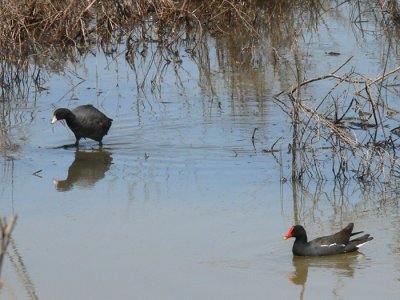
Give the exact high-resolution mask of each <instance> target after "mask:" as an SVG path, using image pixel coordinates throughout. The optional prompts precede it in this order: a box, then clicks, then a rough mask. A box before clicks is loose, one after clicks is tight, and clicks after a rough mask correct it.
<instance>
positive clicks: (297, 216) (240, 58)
mask: <svg viewBox="0 0 400 300" xmlns="http://www.w3.org/2000/svg"><path fill="white" fill-rule="evenodd" d="M349 6H350V5H349ZM349 6H347V5H342V6H339V8H337V9H334V10H331V11H328V12H326V13H325V14H323V15H321V16H320V19H319V21H318V22H316V24H315V25H314V26H313V27H311V28H306V29H304V33H303V35H302V38H301V39H300V40H299V49H300V51H299V53H298V55H299V57H297V58H296V59H297V60H298V61H300V62H301V63H300V65H301V68H302V72H303V74H306V76H307V77H308V78H313V77H315V76H322V75H325V74H328V73H329V72H332V71H333V70H335V69H336V68H337V67H338V66H340V65H341V64H342V63H343V62H344V61H345V60H346V58H348V57H350V56H353V59H352V60H351V61H350V63H349V65H348V66H347V68H348V69H355V70H356V72H358V73H360V74H368V75H369V76H371V77H372V78H375V77H376V76H378V75H379V74H381V73H382V71H383V69H384V68H387V69H388V70H389V69H394V68H396V67H397V66H398V58H397V56H396V47H395V45H393V44H391V41H390V40H389V38H388V37H387V36H386V38H387V39H385V36H383V35H382V34H381V35H378V34H375V33H373V32H372V29H374V30H375V31H374V32H376V28H377V26H378V25H377V24H376V23H375V22H374V20H373V19H369V22H365V23H363V24H362V25H363V26H364V27H363V28H360V27H358V25H357V24H356V23H355V22H353V20H354V18H355V17H354V16H353V15H352V11H351V9H350V8H351V6H350V7H349ZM365 18H367V16H365ZM359 24H360V23H359ZM378 37H379V38H378ZM204 43H205V44H204V45H203V47H204V48H207V49H208V50H207V51H206V52H205V53H207V57H201V59H200V58H198V57H194V56H192V55H190V53H187V52H185V49H184V48H182V49H180V54H181V56H180V57H181V59H182V62H179V63H176V62H175V63H174V62H172V63H170V64H157V63H154V57H157V56H153V57H152V56H151V55H148V56H146V57H138V58H137V60H136V65H135V66H134V67H132V65H130V64H129V63H128V62H127V61H126V58H125V55H123V53H124V47H125V45H124V44H122V45H119V47H120V49H118V50H119V51H118V52H117V53H119V55H114V56H113V57H111V56H107V55H105V54H104V53H103V52H102V51H101V50H100V49H97V50H96V53H95V55H87V56H85V57H81V59H80V60H79V61H78V62H65V61H61V60H60V62H59V65H57V63H58V62H57V61H55V62H53V64H54V65H53V66H52V68H53V69H52V68H50V67H48V68H47V70H46V76H45V78H46V81H45V82H44V83H43V87H42V88H43V89H41V90H40V91H38V90H35V88H34V87H32V86H31V87H29V85H28V87H29V88H28V89H27V90H26V94H25V96H26V98H22V99H12V100H10V101H7V99H0V107H1V110H2V116H1V122H2V123H1V128H0V163H1V172H0V195H1V197H0V208H1V215H3V216H10V215H14V214H16V215H18V223H17V225H16V227H15V230H14V232H13V239H12V241H11V243H10V246H9V250H8V256H7V258H6V260H5V263H4V265H3V270H2V284H3V287H2V290H1V297H2V299H3V298H4V299H321V298H323V299H376V298H378V297H384V298H385V299H398V295H399V293H400V276H399V274H400V246H399V245H400V234H399V229H400V214H399V212H400V211H399V202H398V194H399V191H398V189H397V188H396V184H395V183H396V182H395V181H393V179H392V177H389V176H387V177H386V176H385V174H383V176H380V177H379V180H377V181H376V182H360V181H359V180H356V179H354V178H349V179H348V180H345V179H343V178H342V179H341V180H334V176H333V175H332V174H331V169H330V167H324V168H322V169H323V170H324V172H326V178H325V179H324V180H316V179H315V178H309V177H306V176H305V177H304V180H302V181H297V180H293V181H292V180H291V176H292V156H291V153H290V152H289V150H288V149H289V144H290V143H291V142H292V141H291V139H292V130H293V127H292V122H291V121H292V120H291V119H290V117H289V116H288V115H287V114H286V113H285V112H284V111H282V109H281V107H280V106H279V105H278V104H279V103H278V104H277V103H276V102H275V101H273V100H274V95H276V94H278V93H279V92H281V91H282V90H287V89H288V88H289V87H291V86H293V85H294V83H295V82H296V81H295V78H296V68H295V66H294V65H293V61H295V60H296V59H293V60H292V52H291V50H290V48H289V47H286V46H285V45H284V44H282V49H278V50H279V51H280V52H279V53H280V54H281V56H282V60H280V61H278V62H275V61H274V58H273V55H272V51H271V48H272V47H275V44H274V43H275V41H274V40H273V39H272V38H270V36H266V37H264V38H263V39H261V42H259V43H258V44H257V46H256V47H255V48H253V49H252V50H248V51H247V50H246V49H245V48H243V47H244V45H246V44H247V43H248V40H247V39H246V37H245V36H240V35H239V36H237V37H236V39H234V38H226V37H211V36H208V37H207V38H206V39H205V42H204ZM389 45H390V46H389ZM147 51H148V53H150V54H154V55H156V54H157V51H158V50H157V47H154V48H149V49H147ZM333 51H334V52H338V53H337V54H339V55H336V54H332V53H331V54H329V52H333ZM387 54H388V55H387ZM383 57H387V61H386V60H384V59H383ZM32 68H33V67H32ZM44 69H46V68H44ZM56 70H58V71H56ZM160 70H161V71H160ZM330 87H331V83H329V82H326V81H321V82H317V83H314V84H313V85H312V86H311V87H309V88H307V90H306V92H305V94H306V95H307V97H309V98H310V99H311V98H313V99H316V98H318V97H320V96H322V95H324V94H325V91H326V89H329V88H330ZM388 101H391V102H390V104H391V105H392V106H393V107H395V108H398V109H399V110H400V108H399V101H398V98H393V99H391V98H390V99H389V100H388ZM87 103H88V104H93V105H94V106H96V107H97V108H99V109H100V110H101V111H103V112H104V113H105V114H106V115H107V116H109V117H110V118H112V119H113V120H114V121H113V125H112V127H111V129H110V131H109V133H108V135H106V136H105V137H104V139H103V143H104V145H103V147H99V145H98V144H97V143H96V142H94V141H92V140H89V139H87V140H84V139H82V140H81V143H80V146H79V148H78V149H76V148H63V147H60V146H62V145H66V144H71V143H73V142H74V141H75V138H74V136H73V134H72V132H71V131H70V130H69V129H68V127H67V126H66V124H65V123H64V124H63V123H61V122H58V123H56V124H55V125H51V124H50V120H51V116H52V113H53V111H54V110H55V109H56V108H59V107H67V108H74V107H76V106H78V105H81V104H87ZM399 119H400V117H399V116H398V115H396V114H395V115H394V116H393V118H392V119H391V122H392V123H393V124H396V122H397V123H398V121H399ZM255 128H257V130H256V131H254V130H255ZM253 135H254V139H252V137H253ZM272 146H273V148H274V150H278V151H277V152H272V151H265V150H266V149H267V150H268V149H271V147H272ZM326 156H329V154H326ZM349 222H354V223H355V230H356V231H359V230H364V231H365V232H366V233H370V234H371V235H372V236H373V237H374V240H373V241H371V242H370V243H369V244H368V245H366V246H365V247H363V248H362V251H361V252H359V253H351V254H345V255H338V256H332V257H328V258H327V257H324V258H301V257H293V256H292V252H291V248H292V244H293V240H288V241H284V240H283V235H284V234H285V233H286V232H287V231H288V230H289V228H290V227H291V226H292V225H293V224H295V223H300V224H302V225H304V226H305V227H306V229H307V232H308V236H309V237H310V238H314V237H317V236H321V235H327V234H330V233H332V232H335V231H337V230H339V229H340V228H342V227H344V226H345V225H347V224H348V223H349Z"/></svg>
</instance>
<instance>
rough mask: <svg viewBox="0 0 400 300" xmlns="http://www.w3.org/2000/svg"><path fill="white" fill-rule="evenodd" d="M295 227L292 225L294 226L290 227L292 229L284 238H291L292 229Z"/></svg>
mask: <svg viewBox="0 0 400 300" xmlns="http://www.w3.org/2000/svg"><path fill="white" fill-rule="evenodd" d="M293 229H294V226H292V227H291V228H290V230H289V231H288V233H286V235H285V236H284V237H283V239H284V240H287V239H288V238H291V237H292V231H293Z"/></svg>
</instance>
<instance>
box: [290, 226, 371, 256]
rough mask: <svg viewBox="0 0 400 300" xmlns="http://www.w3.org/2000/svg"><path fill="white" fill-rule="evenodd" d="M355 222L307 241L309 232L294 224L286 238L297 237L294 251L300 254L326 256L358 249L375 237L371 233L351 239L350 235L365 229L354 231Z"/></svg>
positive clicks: (295, 253)
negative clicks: (330, 233)
mask: <svg viewBox="0 0 400 300" xmlns="http://www.w3.org/2000/svg"><path fill="white" fill-rule="evenodd" d="M353 227H354V224H353V223H350V224H349V225H347V226H346V227H345V228H343V229H342V230H341V231H339V232H337V233H335V234H332V235H329V236H323V237H319V238H316V239H314V240H312V241H309V242H308V241H307V233H306V230H305V229H304V227H303V226H301V225H295V226H292V227H291V228H290V230H289V232H288V233H287V234H286V235H285V236H284V239H288V238H291V237H295V238H296V240H295V241H294V244H293V248H292V252H293V254H294V255H298V256H324V255H334V254H340V253H347V252H353V251H357V250H358V248H360V247H361V246H363V245H365V244H366V243H368V242H369V241H371V240H372V239H373V237H372V236H370V235H369V234H364V235H363V236H360V237H358V238H355V239H353V240H350V237H351V236H353V235H356V234H360V233H362V232H363V231H358V232H352V231H353Z"/></svg>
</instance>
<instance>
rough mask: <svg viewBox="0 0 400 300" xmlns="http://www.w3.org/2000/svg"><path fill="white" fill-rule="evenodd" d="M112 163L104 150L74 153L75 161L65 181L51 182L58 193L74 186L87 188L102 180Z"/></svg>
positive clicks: (109, 154) (108, 154)
mask: <svg viewBox="0 0 400 300" xmlns="http://www.w3.org/2000/svg"><path fill="white" fill-rule="evenodd" d="M111 162H112V157H111V153H110V152H108V151H104V150H101V149H100V150H95V151H82V150H77V151H76V152H75V160H74V161H73V163H72V164H71V166H70V167H69V169H68V176H67V179H65V180H53V183H54V186H55V188H56V189H57V191H59V192H67V191H69V190H71V189H72V188H73V187H74V186H78V187H82V188H89V187H92V186H94V185H95V184H96V182H97V181H99V180H100V179H102V178H104V175H105V173H106V172H107V171H108V170H109V169H110V166H111Z"/></svg>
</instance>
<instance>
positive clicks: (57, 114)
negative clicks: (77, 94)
mask: <svg viewBox="0 0 400 300" xmlns="http://www.w3.org/2000/svg"><path fill="white" fill-rule="evenodd" d="M70 114H72V112H71V111H70V110H69V109H66V108H58V109H56V110H55V111H54V113H53V117H52V118H51V124H54V123H55V122H57V121H60V120H64V119H66V118H68V116H69V115H70Z"/></svg>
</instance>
